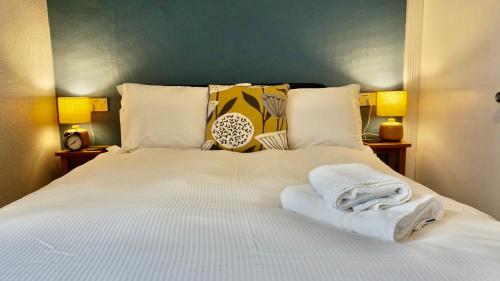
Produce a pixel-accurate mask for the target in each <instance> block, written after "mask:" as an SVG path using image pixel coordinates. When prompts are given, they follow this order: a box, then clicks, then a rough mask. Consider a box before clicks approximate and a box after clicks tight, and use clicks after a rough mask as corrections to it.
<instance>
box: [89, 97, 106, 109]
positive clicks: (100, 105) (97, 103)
mask: <svg viewBox="0 0 500 281" xmlns="http://www.w3.org/2000/svg"><path fill="white" fill-rule="evenodd" d="M90 102H91V103H92V111H99V112H104V111H108V99H107V98H91V99H90Z"/></svg>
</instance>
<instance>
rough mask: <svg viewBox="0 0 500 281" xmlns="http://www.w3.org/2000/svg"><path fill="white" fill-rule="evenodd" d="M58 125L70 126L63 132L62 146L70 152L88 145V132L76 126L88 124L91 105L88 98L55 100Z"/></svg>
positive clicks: (61, 98)
mask: <svg viewBox="0 0 500 281" xmlns="http://www.w3.org/2000/svg"><path fill="white" fill-rule="evenodd" d="M57 110H58V113H59V124H70V125H72V126H71V129H69V130H66V131H65V132H64V135H63V136H64V141H63V144H64V146H65V147H66V148H68V149H70V150H78V149H81V148H83V147H87V146H89V145H90V138H89V132H88V131H87V130H85V129H82V128H80V126H78V124H83V123H90V114H91V104H90V98H88V97H60V98H57Z"/></svg>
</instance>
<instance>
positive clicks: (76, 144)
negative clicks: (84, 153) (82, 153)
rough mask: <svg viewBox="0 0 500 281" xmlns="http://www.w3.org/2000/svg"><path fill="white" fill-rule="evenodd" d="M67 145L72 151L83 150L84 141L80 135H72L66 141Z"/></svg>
mask: <svg viewBox="0 0 500 281" xmlns="http://www.w3.org/2000/svg"><path fill="white" fill-rule="evenodd" d="M66 145H67V147H68V148H69V149H71V150H78V149H80V148H82V145H83V140H82V138H81V137H80V136H79V135H71V136H69V137H68V139H67V140H66Z"/></svg>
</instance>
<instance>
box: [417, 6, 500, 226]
mask: <svg viewBox="0 0 500 281" xmlns="http://www.w3.org/2000/svg"><path fill="white" fill-rule="evenodd" d="M421 59H422V64H421V85H420V87H421V93H420V110H419V118H418V119H419V123H418V128H419V129H418V149H417V168H416V178H417V180H418V181H419V182H421V183H423V184H425V185H427V186H429V187H431V188H433V189H434V190H436V191H437V192H439V193H441V194H443V195H446V196H448V197H451V198H453V199H456V200H458V201H461V202H465V203H467V204H469V205H472V206H474V207H476V208H478V209H480V210H482V211H484V212H486V213H489V214H491V215H493V216H494V217H496V218H497V219H500V104H498V103H496V102H495V99H494V95H495V93H496V92H498V91H500V1H499V0H460V1H457V0H426V1H425V3H424V16H423V33H422V57H421Z"/></svg>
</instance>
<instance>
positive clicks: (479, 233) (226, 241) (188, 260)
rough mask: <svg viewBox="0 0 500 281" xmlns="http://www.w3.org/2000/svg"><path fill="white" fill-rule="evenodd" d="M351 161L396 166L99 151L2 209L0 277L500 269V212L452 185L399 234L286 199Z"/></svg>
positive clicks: (334, 159)
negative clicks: (315, 174)
mask: <svg viewBox="0 0 500 281" xmlns="http://www.w3.org/2000/svg"><path fill="white" fill-rule="evenodd" d="M349 162H357V163H365V164H368V165H370V166H372V167H374V168H376V169H378V170H380V171H383V172H386V173H391V174H395V173H394V172H392V171H391V170H390V168H388V167H387V166H385V165H384V164H383V163H382V162H380V161H379V160H378V159H377V158H376V157H375V156H374V155H373V154H371V153H369V152H367V151H363V152H361V151H354V150H351V149H347V148H339V147H316V148H310V149H301V150H296V151H263V152H258V153H251V154H238V153H231V152H225V151H181V150H167V149H145V150H139V151H136V152H133V153H130V154H111V153H108V154H104V155H101V156H99V157H98V158H97V159H95V160H93V161H91V162H89V163H88V164H86V165H84V166H81V167H79V168H77V169H75V170H74V171H72V172H71V173H69V174H68V175H66V176H64V177H62V178H60V179H58V180H56V181H54V182H52V183H51V184H50V185H48V186H47V187H45V188H44V189H42V190H40V191H38V192H35V193H33V194H31V195H29V196H27V197H25V198H23V199H21V200H19V201H17V202H15V203H13V204H11V205H8V206H7V207H5V208H3V209H0V280H287V281H290V280H315V281H316V280H499V279H500V223H499V222H497V221H495V220H494V219H492V218H490V217H489V216H487V215H485V214H483V213H481V212H479V211H477V210H475V209H473V208H471V207H468V206H466V205H463V204H460V203H457V202H455V201H453V200H450V199H446V198H443V199H444V201H445V206H446V214H445V217H444V219H443V220H442V221H441V222H439V223H437V224H434V225H430V226H428V227H425V228H424V229H423V230H421V231H419V232H417V233H415V234H414V235H413V236H412V237H411V238H410V240H408V241H406V242H403V243H390V242H384V241H379V240H376V239H372V238H366V237H362V236H358V235H356V234H352V233H349V232H346V231H343V230H340V229H336V228H334V227H331V226H328V225H325V224H322V223H318V222H315V221H312V220H308V219H306V218H304V217H300V216H298V215H295V214H293V213H289V212H287V211H285V210H283V209H282V208H280V202H279V194H280V191H281V190H282V189H283V188H284V187H286V186H288V185H295V184H301V183H306V182H307V173H308V172H309V170H310V169H312V168H314V167H316V166H318V165H321V164H335V163H349ZM411 185H412V187H413V188H414V190H415V191H416V192H424V193H425V192H431V191H430V190H428V189H427V188H425V187H423V186H422V185H419V184H417V183H415V182H411Z"/></svg>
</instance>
